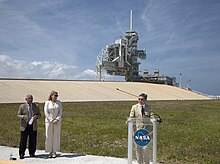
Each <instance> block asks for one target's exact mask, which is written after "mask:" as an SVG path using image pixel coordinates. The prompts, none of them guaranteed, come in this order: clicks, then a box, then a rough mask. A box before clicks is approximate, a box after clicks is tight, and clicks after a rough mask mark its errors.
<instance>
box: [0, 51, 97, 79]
mask: <svg viewBox="0 0 220 164" xmlns="http://www.w3.org/2000/svg"><path fill="white" fill-rule="evenodd" d="M0 70H1V71H0V77H2V78H42V79H69V80H70V79H74V80H75V79H78V80H82V79H87V80H88V79H92V80H95V77H96V72H95V71H94V70H91V69H86V70H85V71H83V72H80V73H78V72H77V67H76V66H73V65H67V64H62V63H58V62H49V61H32V62H27V61H22V60H17V59H14V58H12V57H10V56H7V55H0Z"/></svg>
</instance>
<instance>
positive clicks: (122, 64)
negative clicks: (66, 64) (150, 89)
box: [96, 10, 177, 86]
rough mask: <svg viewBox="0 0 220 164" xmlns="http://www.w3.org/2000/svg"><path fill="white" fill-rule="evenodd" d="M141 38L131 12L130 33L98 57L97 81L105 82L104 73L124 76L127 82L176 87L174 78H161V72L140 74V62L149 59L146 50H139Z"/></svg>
mask: <svg viewBox="0 0 220 164" xmlns="http://www.w3.org/2000/svg"><path fill="white" fill-rule="evenodd" d="M138 40H139V36H138V33H137V32H135V31H133V29H132V10H131V11H130V31H128V32H126V33H125V36H124V38H120V39H118V40H115V43H114V44H110V45H106V47H105V48H103V49H102V50H101V52H100V53H99V54H98V56H97V63H96V73H97V80H99V81H104V76H103V74H104V71H106V72H107V74H109V75H114V76H124V77H125V81H127V82H147V83H157V84H167V85H174V86H176V85H177V83H176V80H175V78H174V77H172V78H171V77H169V76H164V75H163V76H161V75H160V74H159V70H158V69H155V70H154V74H153V75H151V74H149V73H148V70H147V69H145V70H144V71H143V75H140V74H139V72H140V71H139V65H140V64H141V63H140V62H139V59H140V60H145V59H146V57H147V53H146V49H141V50H138V48H137V44H138Z"/></svg>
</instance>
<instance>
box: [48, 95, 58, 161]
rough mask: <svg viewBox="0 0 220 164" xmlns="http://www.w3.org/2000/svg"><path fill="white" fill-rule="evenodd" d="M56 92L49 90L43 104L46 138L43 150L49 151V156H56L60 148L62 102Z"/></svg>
mask: <svg viewBox="0 0 220 164" xmlns="http://www.w3.org/2000/svg"><path fill="white" fill-rule="evenodd" d="M57 97H58V92H56V91H51V93H50V96H49V98H48V101H46V102H45V104H44V113H45V128H46V140H45V151H46V152H49V158H56V152H57V151H59V150H60V131H61V117H62V104H61V102H60V101H59V100H57Z"/></svg>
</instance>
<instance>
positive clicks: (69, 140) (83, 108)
mask: <svg viewBox="0 0 220 164" xmlns="http://www.w3.org/2000/svg"><path fill="white" fill-rule="evenodd" d="M134 103H136V102H82V103H63V121H62V134H61V151H62V152H72V153H79V154H94V155H102V156H114V157H122V158H126V156H127V125H126V124H125V121H126V119H127V117H128V115H129V112H130V108H131V105H132V104H134ZM149 104H150V105H151V106H152V107H153V109H154V113H158V114H160V115H161V117H162V119H163V122H162V123H161V124H160V125H159V127H158V161H161V162H164V163H183V164H185V163H201V164H203V163H204V164H205V163H210V164H213V163H216V164H217V163H220V156H219V154H220V121H219V119H220V101H219V100H212V101H150V102H149ZM39 106H40V109H41V112H42V117H41V119H39V125H38V149H44V142H45V135H44V116H43V104H39ZM18 107H19V104H0V112H1V115H0V120H1V121H0V129H1V130H0V145H6V146H12V147H18V145H19V136H20V131H19V119H18V118H17V111H18Z"/></svg>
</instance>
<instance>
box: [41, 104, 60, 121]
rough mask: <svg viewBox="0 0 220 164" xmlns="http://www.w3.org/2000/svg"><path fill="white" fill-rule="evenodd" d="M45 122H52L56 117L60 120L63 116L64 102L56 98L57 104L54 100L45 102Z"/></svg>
mask: <svg viewBox="0 0 220 164" xmlns="http://www.w3.org/2000/svg"><path fill="white" fill-rule="evenodd" d="M44 114H45V122H52V121H53V120H54V119H57V120H58V121H59V120H61V117H62V104H61V102H60V101H59V100H56V102H55V104H53V103H52V101H46V102H45V104H44Z"/></svg>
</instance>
